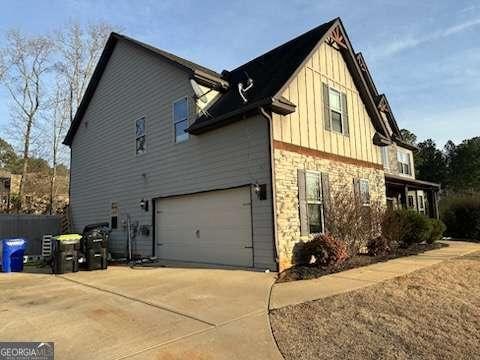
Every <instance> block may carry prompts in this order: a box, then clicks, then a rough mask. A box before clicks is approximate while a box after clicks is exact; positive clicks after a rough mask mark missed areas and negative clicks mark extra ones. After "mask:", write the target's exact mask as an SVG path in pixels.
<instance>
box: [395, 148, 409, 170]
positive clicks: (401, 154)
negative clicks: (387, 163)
mask: <svg viewBox="0 0 480 360" xmlns="http://www.w3.org/2000/svg"><path fill="white" fill-rule="evenodd" d="M397 160H398V172H399V173H400V174H404V175H412V162H411V159H410V154H409V153H408V152H405V151H400V150H399V151H398V152H397Z"/></svg>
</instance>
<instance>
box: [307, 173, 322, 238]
mask: <svg viewBox="0 0 480 360" xmlns="http://www.w3.org/2000/svg"><path fill="white" fill-rule="evenodd" d="M308 174H314V175H317V177H318V180H319V186H320V201H310V202H309V201H308V181H307V175H308ZM305 202H306V204H307V220H308V219H309V214H308V205H309V204H312V205H320V221H321V225H322V231H321V232H319V233H312V232H310V222H308V233H309V234H310V235H314V236H315V235H318V234H325V208H324V202H323V186H322V172H321V171H316V170H305Z"/></svg>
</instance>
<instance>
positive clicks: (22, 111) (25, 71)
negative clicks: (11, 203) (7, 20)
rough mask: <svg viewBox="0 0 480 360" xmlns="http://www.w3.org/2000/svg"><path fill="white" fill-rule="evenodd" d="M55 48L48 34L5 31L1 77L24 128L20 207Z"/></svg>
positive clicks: (15, 120)
mask: <svg viewBox="0 0 480 360" xmlns="http://www.w3.org/2000/svg"><path fill="white" fill-rule="evenodd" d="M52 48H53V46H52V42H51V40H50V39H49V38H48V37H44V36H39V37H32V38H27V37H25V36H24V35H23V34H21V33H20V32H19V31H16V30H11V31H8V32H7V34H6V47H5V48H3V49H1V51H0V58H1V61H0V63H1V66H0V67H1V70H0V75H1V79H0V80H1V82H2V83H3V85H4V86H5V87H6V89H7V91H8V93H9V94H10V97H11V99H12V104H13V106H12V121H13V123H14V125H16V126H18V127H20V129H21V143H22V157H23V168H22V177H21V181H20V189H19V194H18V197H19V208H21V204H22V195H23V192H24V187H25V181H26V177H27V172H28V160H29V156H30V145H31V137H32V131H33V128H34V126H35V125H36V121H37V119H38V115H39V114H38V113H39V111H40V110H41V109H42V106H43V105H44V101H45V98H46V92H45V91H44V89H43V80H44V78H45V76H46V74H47V72H48V71H49V69H50V62H49V60H50V55H51V52H52Z"/></svg>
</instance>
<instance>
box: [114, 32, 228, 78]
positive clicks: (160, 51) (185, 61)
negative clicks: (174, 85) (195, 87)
mask: <svg viewBox="0 0 480 360" xmlns="http://www.w3.org/2000/svg"><path fill="white" fill-rule="evenodd" d="M112 35H113V36H115V37H117V38H120V39H123V40H126V41H130V42H133V43H135V44H137V45H139V46H141V47H144V48H146V49H148V50H151V51H153V52H155V53H158V54H160V55H162V56H165V57H167V58H170V59H171V60H173V61H177V62H179V63H180V64H182V65H184V66H187V67H196V68H198V69H199V70H203V71H206V72H208V73H211V74H212V75H215V76H218V77H221V76H222V75H221V74H219V73H218V72H217V71H215V70H212V69H210V68H207V67H206V66H203V65H200V64H197V63H195V62H193V61H191V60H188V59H185V58H183V57H180V56H178V55H175V54H173V53H171V52H169V51H166V50H163V49H160V48H157V47H156V46H153V45H150V44H147V43H145V42H143V41H140V40H137V39H134V38H132V37H130V36H127V35H124V34H120V33H117V32H112Z"/></svg>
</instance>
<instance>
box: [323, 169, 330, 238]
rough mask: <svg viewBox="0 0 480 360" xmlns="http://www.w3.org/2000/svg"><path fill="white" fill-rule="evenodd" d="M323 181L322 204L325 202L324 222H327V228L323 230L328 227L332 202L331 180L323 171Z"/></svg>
mask: <svg viewBox="0 0 480 360" xmlns="http://www.w3.org/2000/svg"><path fill="white" fill-rule="evenodd" d="M321 181H322V204H323V219H324V224H325V229H323V231H324V232H325V230H327V229H328V221H327V220H328V216H329V212H328V211H329V208H330V204H331V198H330V180H329V178H328V174H327V173H323V172H322V173H321Z"/></svg>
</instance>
